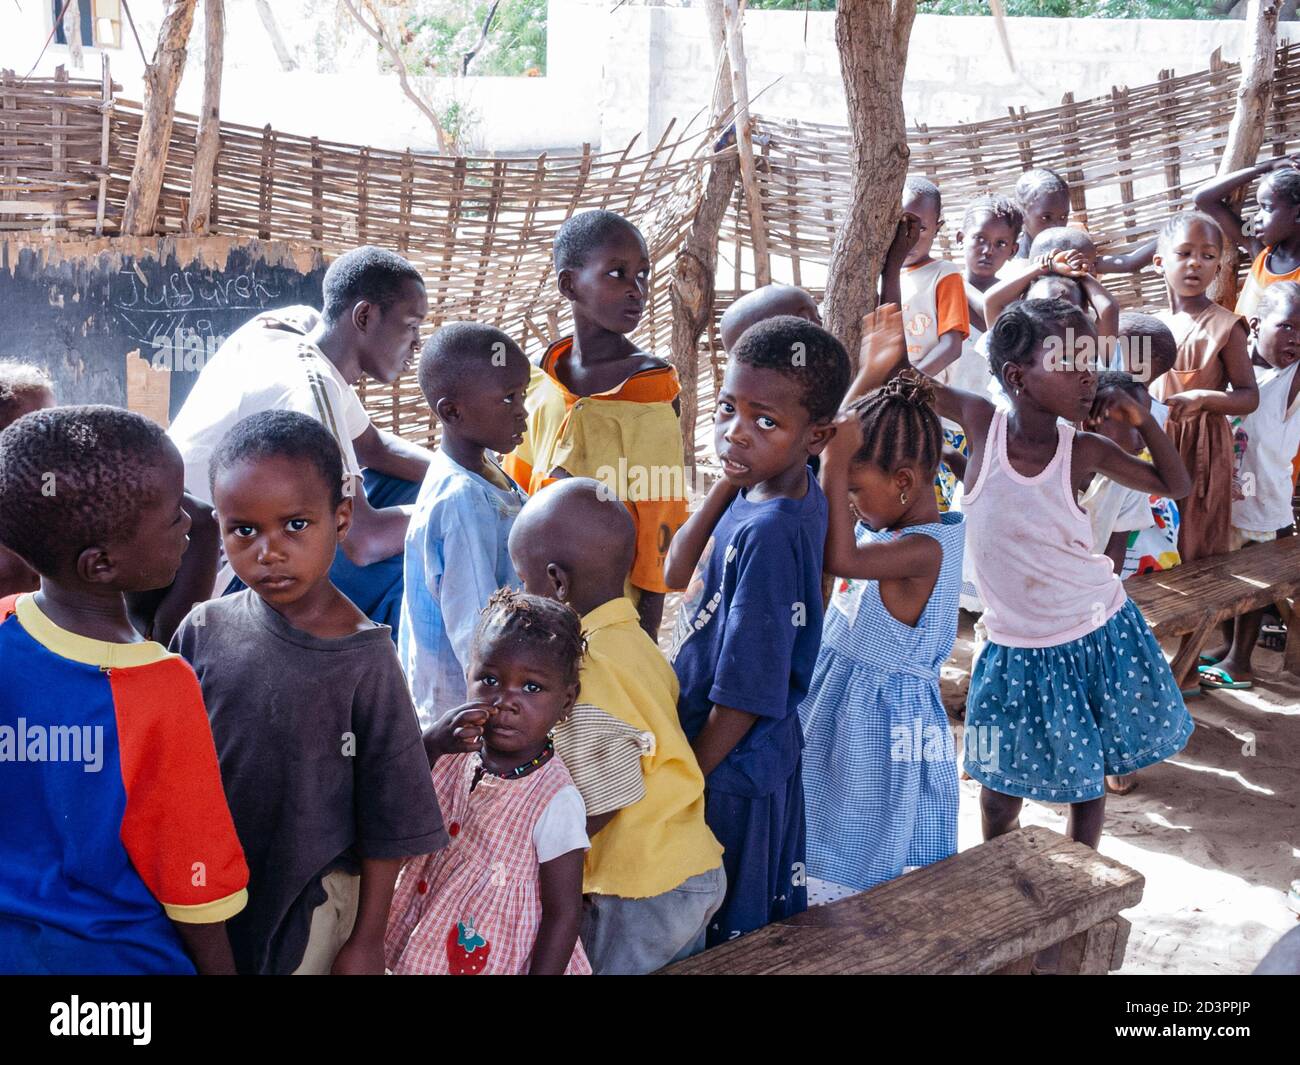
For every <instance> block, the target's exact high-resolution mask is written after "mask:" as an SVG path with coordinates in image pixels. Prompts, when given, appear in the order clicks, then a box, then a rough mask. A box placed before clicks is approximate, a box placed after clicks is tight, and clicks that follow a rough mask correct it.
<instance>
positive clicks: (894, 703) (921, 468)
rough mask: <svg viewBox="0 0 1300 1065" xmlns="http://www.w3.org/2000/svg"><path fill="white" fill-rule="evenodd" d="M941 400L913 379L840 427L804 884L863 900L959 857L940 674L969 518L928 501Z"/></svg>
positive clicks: (813, 707) (808, 719)
mask: <svg viewBox="0 0 1300 1065" xmlns="http://www.w3.org/2000/svg"><path fill="white" fill-rule="evenodd" d="M866 365H867V360H864V367H865V366H866ZM859 380H861V378H860V379H859ZM858 394H860V391H859V389H858V388H855V389H853V390H851V391H850V398H853V397H855V396H856V395H858ZM932 399H933V390H932V388H931V387H930V384H929V382H928V381H927V380H926V378H924V377H922V376H921V375H920V374H919V373H917V372H915V371H913V370H904V371H903V372H902V373H901V374H899V375H898V376H897V377H895V378H894V379H893V380H892V381H890V382H889V383H888V384H886V385H885V386H884V387H883V388H881V389H879V390H877V391H876V392H874V393H872V394H871V395H870V396H868V397H867V398H866V399H864V400H862V401H861V402H859V403H857V404H855V405H854V406H852V407H850V408H849V409H848V410H847V412H846V413H845V414H844V415H843V416H841V418H840V420H839V422H838V423H837V428H836V435H835V437H834V439H833V440H832V441H831V444H830V445H829V446H828V447H827V449H826V454H825V459H824V475H823V477H824V484H825V489H826V496H827V501H828V505H829V510H830V525H829V530H828V533H827V538H826V560H825V568H826V569H827V571H828V572H831V573H834V574H836V576H837V578H838V579H837V580H836V582H835V591H834V594H833V595H832V597H831V601H830V608H829V610H828V611H827V614H826V622H825V626H824V628H823V630H822V645H821V651H820V652H819V654H818V657H817V666H816V669H815V671H814V673H813V680H812V684H811V687H810V690H809V695H808V698H807V699H806V700H805V701H804V703H803V705H802V706H801V707H800V709H799V716H800V718H801V721H802V724H803V729H804V744H805V746H804V755H803V757H804V795H805V806H806V810H807V819H808V873H809V875H810V876H814V877H817V878H818V879H821V880H828V881H831V882H833V883H834V884H837V885H843V886H846V887H850V888H853V889H855V890H864V889H866V888H869V887H872V886H873V885H875V884H878V883H880V882H882V881H884V880H890V879H892V878H893V877H896V876H898V875H900V874H901V873H902V872H903V871H904V870H905V869H907V868H908V867H914V866H920V865H928V864H929V863H930V862H936V861H939V860H940V859H942V858H947V857H949V856H950V855H952V854H954V853H956V850H957V760H956V753H955V751H954V748H953V742H952V734H951V732H950V731H949V729H948V722H947V717H946V715H945V713H944V709H943V704H942V702H941V701H940V699H939V666H940V664H941V663H942V662H943V661H944V659H946V658H947V657H948V655H949V653H950V652H951V651H952V646H953V642H954V641H955V640H956V637H957V601H958V597H959V595H960V592H961V582H962V581H961V577H962V538H963V524H962V522H963V518H962V515H961V514H960V513H958V512H956V511H949V512H947V513H944V514H940V513H939V508H938V504H937V502H936V500H935V497H934V493H933V492H932V491H930V485H931V484H932V483H933V480H934V473H935V470H936V469H937V468H938V466H939V456H940V451H941V448H942V444H943V433H942V430H941V427H940V423H939V419H938V417H937V416H936V415H935V413H934V411H933V409H932V408H931V403H932ZM855 514H856V515H857V516H858V517H859V518H860V520H861V524H860V525H859V526H858V536H857V540H856V542H855V537H854V515H855Z"/></svg>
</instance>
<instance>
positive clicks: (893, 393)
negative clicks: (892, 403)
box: [881, 366, 934, 407]
mask: <svg viewBox="0 0 1300 1065" xmlns="http://www.w3.org/2000/svg"><path fill="white" fill-rule="evenodd" d="M881 394H882V395H884V396H886V397H888V398H889V399H901V400H902V401H903V402H904V403H910V404H912V406H914V407H930V406H933V405H934V384H933V383H932V382H931V381H930V379H929V378H928V377H926V376H925V374H923V373H921V372H920V371H919V370H915V369H913V368H912V367H910V366H908V367H907V368H905V369H903V370H900V371H899V373H898V375H897V376H895V377H893V378H891V379H890V380H889V381H888V382H886V383H885V386H884V387H883V388H882V389H881Z"/></svg>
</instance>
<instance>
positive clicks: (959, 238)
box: [952, 229, 966, 248]
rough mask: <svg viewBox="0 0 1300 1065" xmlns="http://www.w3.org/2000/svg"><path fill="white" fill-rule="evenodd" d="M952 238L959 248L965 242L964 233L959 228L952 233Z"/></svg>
mask: <svg viewBox="0 0 1300 1065" xmlns="http://www.w3.org/2000/svg"><path fill="white" fill-rule="evenodd" d="M952 239H953V241H954V243H955V244H956V245H957V247H959V248H960V247H962V246H963V245H964V244H965V243H966V234H965V233H963V232H962V231H961V230H960V229H959V230H957V232H956V233H954V234H953V235H952Z"/></svg>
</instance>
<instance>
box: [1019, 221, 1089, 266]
mask: <svg viewBox="0 0 1300 1065" xmlns="http://www.w3.org/2000/svg"><path fill="white" fill-rule="evenodd" d="M1058 251H1078V252H1083V254H1084V255H1096V254H1097V245H1096V244H1094V243H1093V241H1092V237H1090V236H1088V234H1087V233H1085V232H1084V231H1083V230H1082V229H1080V228H1079V227H1078V226H1053V227H1052V228H1051V229H1044V230H1043V231H1042V232H1041V233H1039V234H1038V236H1036V237H1035V238H1034V242H1033V244H1031V245H1030V247H1029V257H1030V258H1031V259H1033V258H1037V257H1038V256H1040V255H1055V254H1056V253H1057V252H1058Z"/></svg>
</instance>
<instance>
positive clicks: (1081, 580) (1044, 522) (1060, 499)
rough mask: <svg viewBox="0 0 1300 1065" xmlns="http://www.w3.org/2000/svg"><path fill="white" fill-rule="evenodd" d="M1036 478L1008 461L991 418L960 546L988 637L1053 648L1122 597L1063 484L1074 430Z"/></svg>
mask: <svg viewBox="0 0 1300 1065" xmlns="http://www.w3.org/2000/svg"><path fill="white" fill-rule="evenodd" d="M1057 432H1058V436H1057V444H1056V454H1055V455H1053V456H1052V461H1051V462H1049V463H1048V464H1047V466H1046V468H1045V469H1044V470H1043V471H1042V473H1039V474H1038V475H1037V476H1035V477H1023V476H1021V475H1020V474H1019V473H1017V472H1016V471H1015V470H1014V469H1012V467H1011V463H1010V461H1008V459H1007V415H1006V414H1005V413H1004V412H1003V411H997V412H996V413H995V414H994V415H993V421H992V423H991V424H990V425H989V435H988V441H987V443H986V444H985V448H984V459H983V462H982V464H981V465H980V470H979V479H978V481H977V482H976V484H975V487H974V488H973V489H972V490H971V491H969V492H967V493H966V497H965V500H964V501H963V503H962V511H963V512H964V513H965V515H966V552H967V554H968V555H969V556H970V559H971V562H972V563H973V564H974V568H975V583H976V585H977V586H978V588H979V592H980V595H981V597H982V598H983V599H984V606H985V609H984V626H985V628H986V629H987V630H988V635H989V639H990V640H992V641H993V642H994V643H999V644H1002V645H1003V646H1006V647H1054V646H1056V645H1057V644H1062V643H1068V642H1069V641H1071V640H1077V639H1079V637H1081V636H1086V635H1087V634H1088V633H1090V632H1093V631H1095V630H1096V629H1099V628H1101V627H1102V626H1103V625H1105V624H1106V622H1107V621H1109V620H1110V617H1111V615H1112V614H1114V613H1115V612H1116V611H1117V610H1119V609H1120V607H1122V606H1123V605H1124V603H1125V601H1126V599H1127V594H1126V593H1125V591H1124V585H1123V584H1122V583H1120V579H1119V577H1118V576H1116V574H1115V570H1114V567H1113V566H1112V565H1111V562H1110V559H1108V558H1106V557H1105V556H1103V555H1096V554H1093V551H1092V526H1091V523H1090V522H1089V521H1088V515H1087V514H1085V513H1084V512H1083V511H1082V510H1080V509H1079V506H1078V504H1077V503H1076V502H1075V500H1074V490H1073V487H1072V485H1071V483H1070V459H1071V456H1072V454H1073V449H1074V429H1073V427H1071V426H1069V425H1066V424H1064V423H1060V424H1059V425H1058V426H1057Z"/></svg>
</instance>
